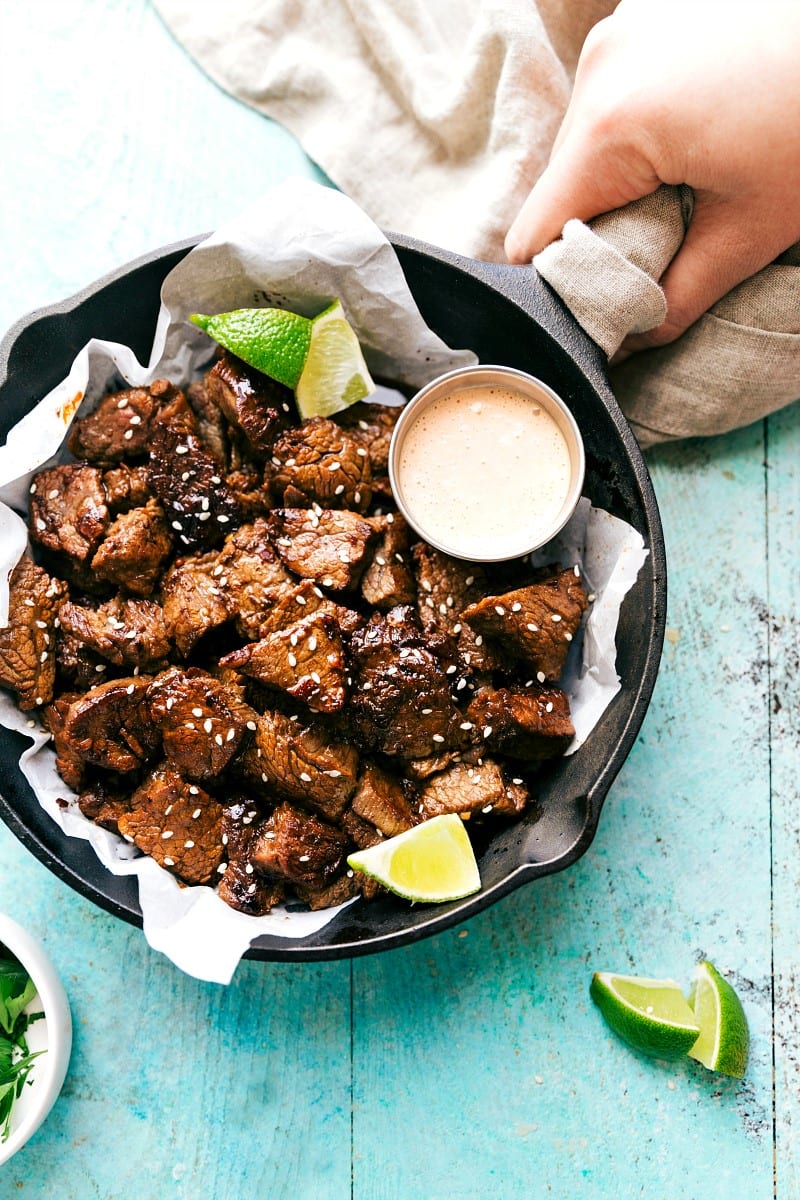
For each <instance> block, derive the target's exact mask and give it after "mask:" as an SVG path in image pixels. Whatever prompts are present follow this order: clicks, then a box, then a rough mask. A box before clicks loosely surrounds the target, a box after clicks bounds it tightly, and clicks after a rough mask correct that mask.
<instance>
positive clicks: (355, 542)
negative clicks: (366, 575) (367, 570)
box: [269, 508, 377, 592]
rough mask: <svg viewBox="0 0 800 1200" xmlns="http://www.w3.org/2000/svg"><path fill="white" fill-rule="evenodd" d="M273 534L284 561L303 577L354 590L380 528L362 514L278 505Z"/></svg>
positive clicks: (332, 587)
mask: <svg viewBox="0 0 800 1200" xmlns="http://www.w3.org/2000/svg"><path fill="white" fill-rule="evenodd" d="M269 528H270V536H271V538H272V542H273V545H274V546H275V549H276V550H277V552H278V554H279V555H280V557H281V560H282V562H283V563H284V565H285V566H287V567H288V568H289V570H290V571H294V573H295V574H296V575H300V576H302V578H303V579H313V580H314V581H315V583H318V584H319V585H320V586H321V587H324V588H328V589H330V590H331V591H335V592H351V591H353V590H354V589H355V588H356V587H357V586H358V581H359V579H360V578H361V574H362V572H363V570H364V567H365V566H366V563H367V551H368V550H369V548H370V546H371V545H372V543H373V541H374V540H375V537H376V536H377V534H376V531H375V529H374V527H373V526H372V525H370V524H369V523H368V522H367V521H365V520H364V518H363V517H360V516H359V515H358V513H353V512H347V511H344V510H343V511H339V510H332V509H320V510H319V512H317V511H316V509H303V508H277V509H275V510H274V512H273V513H272V515H271V516H270V518H269Z"/></svg>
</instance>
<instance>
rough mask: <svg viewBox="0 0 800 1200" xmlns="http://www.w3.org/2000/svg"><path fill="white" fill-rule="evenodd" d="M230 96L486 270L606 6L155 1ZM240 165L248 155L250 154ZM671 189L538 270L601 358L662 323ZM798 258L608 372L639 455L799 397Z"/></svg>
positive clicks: (571, 240)
mask: <svg viewBox="0 0 800 1200" xmlns="http://www.w3.org/2000/svg"><path fill="white" fill-rule="evenodd" d="M154 3H155V7H156V8H157V10H158V11H159V12H160V13H161V16H162V17H163V19H164V21H165V22H166V24H167V25H168V27H169V28H170V29H171V30H172V32H173V33H174V35H175V37H176V38H177V39H178V40H179V41H180V42H181V43H182V44H183V45H184V46H185V48H186V49H187V50H188V51H189V52H190V53H191V54H192V55H193V56H194V57H195V58H196V59H197V61H198V63H199V64H200V65H201V66H202V67H203V68H204V69H205V70H206V71H207V72H208V74H209V75H210V76H211V77H212V79H214V80H215V81H216V82H217V83H219V84H220V85H221V86H222V87H224V88H225V89H227V90H228V91H229V92H231V93H232V94H233V95H235V96H237V97H238V98H239V99H241V100H243V101H245V102H246V103H247V104H250V105H252V106H253V107H254V108H257V109H258V110H259V111H261V112H263V113H265V114H266V115H268V116H270V117H272V118H274V119H275V120H277V121H279V122H281V124H283V125H285V126H286V128H287V129H289V130H290V131H291V132H292V133H293V134H294V135H295V136H296V137H297V139H298V141H299V142H300V144H301V145H302V146H303V148H304V149H305V150H306V152H307V153H308V154H309V155H310V157H311V158H313V159H314V160H315V162H317V163H318V164H319V165H320V166H321V167H322V169H323V170H324V171H325V172H326V173H327V175H328V176H329V177H330V179H331V180H332V181H333V182H334V183H335V184H336V185H337V187H339V188H341V189H342V190H343V191H344V192H346V193H347V194H348V195H350V196H351V197H352V198H353V199H354V200H355V201H356V202H357V203H358V204H359V205H360V206H361V207H362V208H363V209H364V210H365V212H367V213H368V214H369V216H371V217H372V219H373V220H374V221H376V222H377V223H378V224H379V225H380V226H382V227H383V228H384V229H387V230H391V231H395V232H402V233H407V234H411V235H414V236H417V237H420V238H423V239H425V240H427V241H429V242H433V243H435V244H437V245H440V246H444V247H446V248H448V249H451V250H456V251H459V252H460V253H462V254H467V255H471V256H474V257H476V258H482V259H489V260H493V261H503V257H504V256H503V249H502V246H503V238H504V236H505V232H506V230H507V229H508V226H509V225H510V223H511V221H512V219H513V217H514V216H515V215H516V212H517V211H518V209H519V207H520V205H521V204H522V201H523V200H524V198H525V196H526V195H527V193H528V191H529V190H530V188H531V186H532V184H533V183H534V182H535V180H536V179H537V178H538V176H539V174H540V173H541V171H542V170H543V168H544V166H545V164H546V162H547V158H548V155H549V153H550V147H551V145H552V142H553V138H554V137H555V133H556V131H557V129H558V126H559V124H560V122H561V119H562V117H563V114H564V111H565V109H566V105H567V102H568V99H569V94H570V89H571V85H572V80H573V77H574V72H575V66H576V63H577V60H578V55H579V53H580V49H581V46H582V45H583V41H584V38H585V36H586V34H587V32H588V30H589V29H590V28H591V26H592V25H594V24H595V23H596V22H597V21H598V20H599V19H601V18H602V17H603V16H606V15H607V14H608V13H609V12H610V11H612V10H613V8H614V7H615V3H616V0H226V3H224V4H221V3H220V2H219V0H154ZM253 152H254V153H257V152H258V149H257V147H254V150H253ZM690 217H691V195H690V193H689V192H688V190H687V189H676V188H667V187H664V188H660V189H659V190H658V192H656V193H655V194H654V195H653V196H652V197H648V198H646V199H645V200H641V201H637V203H636V204H633V205H629V206H628V207H627V208H625V209H622V210H619V211H618V212H616V213H611V214H608V215H607V216H605V217H601V218H598V220H596V221H594V222H592V223H591V227H587V226H585V225H582V224H581V223H580V222H577V221H574V222H569V223H568V225H567V226H566V228H565V230H564V236H563V238H562V239H561V240H560V241H558V242H556V243H554V244H553V245H552V246H550V247H548V248H547V249H546V250H545V251H544V252H543V254H541V255H539V256H538V257H537V259H536V263H535V265H536V268H537V269H538V270H539V271H540V273H541V274H542V276H543V277H544V278H545V279H546V280H547V281H548V283H549V284H550V285H551V286H552V287H553V288H554V290H555V291H556V292H558V294H559V295H560V296H561V298H562V299H563V300H564V302H565V304H566V305H567V307H568V308H570V309H571V311H572V312H573V314H574V315H575V317H576V319H577V320H578V321H579V322H580V323H581V324H582V325H583V327H584V328H585V329H586V331H587V332H588V333H589V334H590V336H591V337H592V338H594V340H595V341H597V342H598V344H599V345H601V346H602V347H603V349H604V350H605V351H606V353H607V354H609V356H610V355H611V354H613V352H614V350H615V349H616V348H617V347H618V346H619V344H620V343H621V342H622V340H623V338H624V337H625V335H626V334H627V333H629V332H633V331H637V332H640V331H643V330H646V329H649V328H652V327H653V326H655V325H657V324H659V323H660V321H661V320H663V317H664V315H665V312H666V308H665V302H664V295H663V293H662V291H661V288H660V287H659V286H658V280H659V278H660V276H661V274H662V272H663V270H664V269H665V267H666V266H667V264H668V263H669V261H670V260H671V258H672V257H673V255H674V254H675V252H676V250H677V249H678V247H679V246H680V244H681V241H682V239H683V236H684V233H685V229H686V224H687V222H688V220H689V219H690ZM798 263H800V257H798V256H797V255H796V254H794V255H792V254H790V255H788V256H784V258H783V259H782V260H781V261H780V262H779V263H778V264H775V265H773V266H771V267H768V268H767V269H766V270H764V271H762V272H760V273H759V274H758V275H757V276H755V277H754V278H753V279H751V280H748V281H747V282H746V283H745V284H742V285H741V286H740V287H739V288H736V289H734V291H732V292H731V293H729V295H728V296H726V297H725V298H724V299H723V300H722V301H720V302H719V303H718V304H716V305H715V306H714V307H713V309H711V311H710V312H709V313H707V314H706V315H705V316H704V317H703V318H701V320H700V321H699V322H697V324H696V325H695V326H693V327H692V329H691V330H689V332H688V333H686V334H684V336H683V337H682V338H680V339H679V340H678V341H677V342H675V343H674V344H673V345H672V346H669V347H665V348H663V349H659V350H653V351H647V352H645V353H643V354H639V355H635V356H633V357H632V358H630V359H628V360H627V361H626V362H625V363H623V364H622V365H621V366H619V367H617V368H614V369H613V370H612V372H611V381H612V386H613V388H614V391H615V394H616V395H617V398H618V399H619V401H620V404H621V405H622V408H623V410H624V411H625V413H626V415H627V416H628V419H629V420H630V421H631V424H632V426H633V428H634V431H635V433H636V434H637V436H638V438H639V440H640V442H641V443H642V445H645V446H647V445H651V444H653V443H654V442H658V441H664V440H670V439H675V438H682V437H687V436H694V435H705V434H713V433H719V432H722V431H725V430H728V429H731V428H734V427H736V426H738V425H744V424H748V423H749V422H751V421H753V420H756V419H758V418H759V417H762V416H764V415H766V414H767V413H769V412H772V411H774V410H776V409H777V408H780V407H782V406H783V405H785V404H787V403H789V402H790V401H792V400H794V399H795V398H796V397H798V396H800V267H798V265H797V264H798Z"/></svg>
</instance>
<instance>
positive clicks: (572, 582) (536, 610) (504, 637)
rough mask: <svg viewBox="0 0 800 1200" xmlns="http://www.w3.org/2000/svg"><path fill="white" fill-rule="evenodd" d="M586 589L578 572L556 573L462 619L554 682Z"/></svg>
mask: <svg viewBox="0 0 800 1200" xmlns="http://www.w3.org/2000/svg"><path fill="white" fill-rule="evenodd" d="M586 604H587V600H586V590H585V588H584V586H583V583H582V582H581V579H580V576H579V575H578V574H576V572H575V571H574V570H571V569H570V570H565V571H562V570H556V571H555V573H554V574H552V575H550V576H549V577H548V578H547V579H545V580H543V581H542V582H541V583H534V584H531V585H530V586H529V587H521V588H516V589H515V590H514V591H511V592H505V593H504V594H503V595H502V596H486V597H485V598H484V599H483V600H481V601H479V602H478V603H477V604H472V605H470V607H469V608H467V609H465V610H464V612H463V614H462V616H463V619H464V620H465V621H467V622H469V624H470V625H471V626H472V628H473V629H474V630H475V631H476V632H477V633H480V634H484V635H485V636H486V637H489V638H491V639H492V640H493V641H495V642H497V644H498V645H499V646H501V647H502V648H503V649H506V650H509V651H510V652H511V653H512V654H513V655H515V656H516V657H517V658H518V659H520V660H522V662H523V663H525V664H526V665H527V666H529V667H530V668H531V670H532V671H533V672H534V673H535V675H536V679H537V680H538V682H539V683H545V682H547V683H556V682H557V681H558V680H559V678H560V676H561V672H562V671H563V670H564V663H565V662H566V658H567V654H568V652H569V644H570V642H571V641H572V639H573V637H574V636H575V634H576V633H577V631H578V627H579V625H580V623H581V617H582V615H583V612H584V610H585V609H586Z"/></svg>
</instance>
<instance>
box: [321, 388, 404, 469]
mask: <svg viewBox="0 0 800 1200" xmlns="http://www.w3.org/2000/svg"><path fill="white" fill-rule="evenodd" d="M402 411H403V408H402V405H397V406H396V407H395V406H393V405H389V404H370V403H368V402H367V403H364V402H362V403H360V404H353V405H352V406H351V407H350V408H346V409H345V410H344V412H340V413H337V415H336V423H337V425H341V427H342V428H343V429H346V430H347V431H348V433H349V434H350V436H351V437H353V438H354V439H355V440H356V441H357V442H358V443H359V444H360V445H361V446H363V447H364V449H365V450H366V451H367V454H368V455H369V461H370V466H371V467H372V475H373V478H375V479H377V478H378V477H379V476H381V477H386V476H387V475H388V473H389V443H390V442H391V440H392V433H393V432H394V427H395V425H396V424H397V418H398V417H399V416H400V413H401V412H402Z"/></svg>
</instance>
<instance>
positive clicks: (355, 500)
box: [353, 492, 361, 504]
mask: <svg viewBox="0 0 800 1200" xmlns="http://www.w3.org/2000/svg"><path fill="white" fill-rule="evenodd" d="M353 503H354V504H360V503H361V492H354V493H353Z"/></svg>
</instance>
